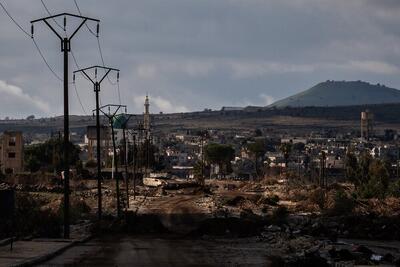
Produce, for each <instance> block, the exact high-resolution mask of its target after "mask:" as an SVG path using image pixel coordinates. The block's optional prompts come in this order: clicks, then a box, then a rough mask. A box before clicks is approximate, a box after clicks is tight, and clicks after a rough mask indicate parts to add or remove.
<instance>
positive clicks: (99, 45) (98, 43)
mask: <svg viewBox="0 0 400 267" xmlns="http://www.w3.org/2000/svg"><path fill="white" fill-rule="evenodd" d="M74 3H75V6H76V9H77V10H78V12H79V14H80V15H81V16H82V12H81V9H80V8H79V5H78V2H77V1H76V0H74ZM85 26H86V28H87V29H88V30H89V32H90V33H91V34H93V35H94V36H95V37H96V39H97V47H98V48H99V54H100V58H101V63H102V64H103V67H106V64H105V60H104V56H103V50H102V49H101V44H100V38H99V35H98V34H95V33H94V32H93V31H92V30H91V29H90V28H89V26H87V24H86V23H85ZM107 80H108V82H109V83H110V84H111V85H114V86H115V85H117V93H118V100H119V104H121V92H120V88H119V82H118V81H117V82H113V81H111V79H110V77H108V76H107Z"/></svg>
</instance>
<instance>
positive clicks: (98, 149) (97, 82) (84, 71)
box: [74, 66, 119, 221]
mask: <svg viewBox="0 0 400 267" xmlns="http://www.w3.org/2000/svg"><path fill="white" fill-rule="evenodd" d="M97 69H103V70H105V71H106V72H105V74H104V75H103V76H102V77H101V78H100V80H98V79H97ZM92 70H94V78H92V77H90V75H89V74H88V73H89V71H92ZM111 71H115V72H117V82H119V69H114V68H108V67H102V66H92V67H89V68H85V69H80V70H76V71H74V82H75V74H76V73H82V74H83V75H84V76H86V78H87V79H88V80H89V81H91V82H92V84H93V87H94V92H95V94H96V139H97V147H96V152H97V207H98V213H97V215H98V219H99V221H100V220H101V216H102V200H101V198H102V195H101V180H102V178H101V140H100V139H101V138H100V109H99V108H100V107H99V102H100V101H99V93H100V85H101V83H102V81H103V80H104V78H106V77H107V76H108V74H109V73H110V72H111Z"/></svg>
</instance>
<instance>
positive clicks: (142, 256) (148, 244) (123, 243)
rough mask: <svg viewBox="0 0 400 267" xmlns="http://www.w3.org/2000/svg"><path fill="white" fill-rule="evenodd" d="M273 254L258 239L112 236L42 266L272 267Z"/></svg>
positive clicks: (76, 248)
mask: <svg viewBox="0 0 400 267" xmlns="http://www.w3.org/2000/svg"><path fill="white" fill-rule="evenodd" d="M269 253H271V251H270V250H268V249H267V248H266V245H265V244H263V243H260V242H257V241H256V240H254V239H234V240H233V239H232V240H229V239H224V240H201V239H198V240H193V239H182V238H175V237H171V236H163V237H157V236H126V235H112V236H111V235H110V236H105V237H103V238H99V239H94V240H92V241H89V242H87V243H85V244H80V245H78V246H76V247H73V248H71V249H69V250H67V251H66V252H64V253H63V254H62V255H60V256H58V257H56V258H54V259H53V260H50V261H48V262H46V263H44V264H42V265H41V266H268V265H269V264H268V258H267V257H268V254H269Z"/></svg>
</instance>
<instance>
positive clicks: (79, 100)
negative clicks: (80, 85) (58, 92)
mask: <svg viewBox="0 0 400 267" xmlns="http://www.w3.org/2000/svg"><path fill="white" fill-rule="evenodd" d="M73 84H74V89H75V94H76V97H77V98H78V102H79V104H80V105H81V108H82V111H83V113H85V115H88V114H87V112H86V109H85V107H84V106H83V104H82V101H81V98H80V97H79V94H78V89H77V88H76V83H73Z"/></svg>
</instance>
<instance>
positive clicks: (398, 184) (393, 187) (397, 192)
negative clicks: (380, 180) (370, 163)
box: [388, 180, 400, 197]
mask: <svg viewBox="0 0 400 267" xmlns="http://www.w3.org/2000/svg"><path fill="white" fill-rule="evenodd" d="M388 193H389V195H390V196H392V197H400V180H397V181H395V182H393V183H391V184H390V185H389V189H388Z"/></svg>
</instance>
